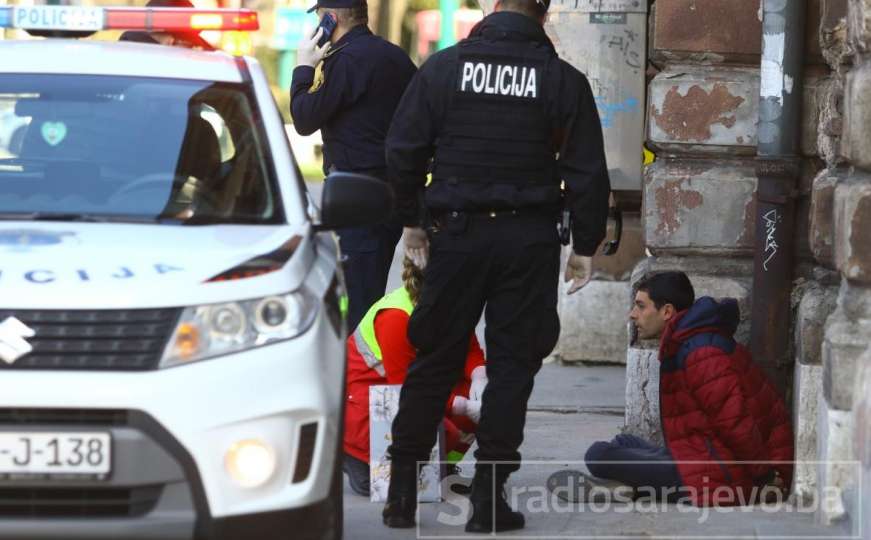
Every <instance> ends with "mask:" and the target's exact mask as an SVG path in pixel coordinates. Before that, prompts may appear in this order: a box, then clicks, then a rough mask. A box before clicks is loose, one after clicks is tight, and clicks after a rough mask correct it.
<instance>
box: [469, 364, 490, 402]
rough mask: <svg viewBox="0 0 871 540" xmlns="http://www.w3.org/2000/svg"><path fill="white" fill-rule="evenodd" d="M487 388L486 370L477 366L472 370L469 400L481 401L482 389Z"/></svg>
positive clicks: (482, 396)
mask: <svg viewBox="0 0 871 540" xmlns="http://www.w3.org/2000/svg"><path fill="white" fill-rule="evenodd" d="M485 388H487V368H485V367H484V366H478V367H476V368H475V369H473V370H472V384H471V385H470V386H469V399H471V400H472V401H483V398H484V389H485Z"/></svg>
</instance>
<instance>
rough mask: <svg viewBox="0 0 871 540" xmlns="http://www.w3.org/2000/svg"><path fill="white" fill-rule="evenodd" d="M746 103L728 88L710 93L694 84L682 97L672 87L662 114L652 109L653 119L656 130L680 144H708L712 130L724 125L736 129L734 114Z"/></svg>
mask: <svg viewBox="0 0 871 540" xmlns="http://www.w3.org/2000/svg"><path fill="white" fill-rule="evenodd" d="M744 101H745V99H744V98H743V97H740V96H734V95H732V94H731V93H730V92H729V88H728V86H726V85H725V84H722V83H717V84H715V85H714V86H713V88H712V89H711V91H710V92H708V91H706V90H705V89H704V88H703V87H702V86H700V85H698V84H695V85H693V86H691V87H690V88H689V90H688V91H687V93H686V95H681V93H680V90H679V87H678V86H672V87H671V90H669V91H668V93H667V94H666V95H665V98H664V99H663V101H662V111H661V112H660V111H659V109H657V108H656V106H654V107H652V113H653V119H654V121H655V122H656V125H657V127H659V128H660V129H662V130H663V131H664V132H666V133H667V134H668V136H669V137H670V138H672V139H674V140H677V141H683V142H686V141H702V142H703V141H707V140H710V139H711V137H713V133H711V127H712V126H714V125H715V124H722V125H723V126H725V127H726V128H731V127H733V126H735V124H736V122H737V118H736V116H735V115H734V114H732V115H729V114H727V113H730V112H733V111H735V110H737V109H738V107H740V106H741V104H742V103H744Z"/></svg>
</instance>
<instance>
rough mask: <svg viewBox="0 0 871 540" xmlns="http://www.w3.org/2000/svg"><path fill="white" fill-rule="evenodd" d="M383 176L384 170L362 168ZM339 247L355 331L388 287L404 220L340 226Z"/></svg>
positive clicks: (352, 329)
mask: <svg viewBox="0 0 871 540" xmlns="http://www.w3.org/2000/svg"><path fill="white" fill-rule="evenodd" d="M360 172H361V173H362V174H368V175H370V176H374V177H376V178H384V177H385V176H386V173H385V172H383V171H378V172H373V171H360ZM337 232H338V235H339V247H341V249H342V267H343V268H344V271H345V287H346V288H347V290H348V332H353V331H354V330H355V329H356V328H357V325H358V324H360V321H361V320H362V319H363V317H364V316H365V315H366V312H367V311H369V308H370V307H372V306H373V305H374V304H375V302H377V301H378V300H381V297H382V296H384V293H385V289H386V288H387V277H388V275H389V274H390V265H391V264H392V263H393V255H394V253H395V252H396V244H397V243H399V239H400V238H401V237H402V223H401V222H400V220H399V219H398V218H396V217H392V218H391V219H390V220H388V221H386V222H384V223H381V224H379V225H375V226H371V227H354V228H348V229H340V230H339V231H337Z"/></svg>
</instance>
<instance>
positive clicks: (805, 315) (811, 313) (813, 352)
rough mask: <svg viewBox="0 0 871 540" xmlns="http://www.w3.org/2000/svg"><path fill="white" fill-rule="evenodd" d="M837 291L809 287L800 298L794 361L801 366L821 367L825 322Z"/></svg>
mask: <svg viewBox="0 0 871 540" xmlns="http://www.w3.org/2000/svg"><path fill="white" fill-rule="evenodd" d="M837 301H838V291H837V289H834V288H823V287H818V286H811V287H809V288H808V289H807V290H806V291H805V293H804V295H803V296H802V298H801V300H800V302H799V305H798V313H797V314H796V322H795V333H796V336H795V341H796V361H797V362H798V363H800V364H803V365H815V366H818V365H821V364H822V357H821V351H822V346H823V336H824V335H825V328H826V320H827V319H828V318H829V316H830V315H831V314H832V312H834V311H835V306H836V305H837Z"/></svg>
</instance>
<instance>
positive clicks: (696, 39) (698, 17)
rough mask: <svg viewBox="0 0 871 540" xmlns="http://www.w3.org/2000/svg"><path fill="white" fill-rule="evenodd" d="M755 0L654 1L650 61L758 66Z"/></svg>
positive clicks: (758, 24) (759, 25)
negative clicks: (735, 63)
mask: <svg viewBox="0 0 871 540" xmlns="http://www.w3.org/2000/svg"><path fill="white" fill-rule="evenodd" d="M761 36H762V22H761V19H760V11H759V0H731V1H729V2H723V1H721V0H658V1H657V2H656V14H655V19H654V35H653V48H654V50H653V58H654V60H655V61H659V62H669V63H673V62H676V61H691V62H700V63H702V62H708V63H722V62H739V63H746V64H754V63H757V64H758V63H759V55H760V50H761Z"/></svg>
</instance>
